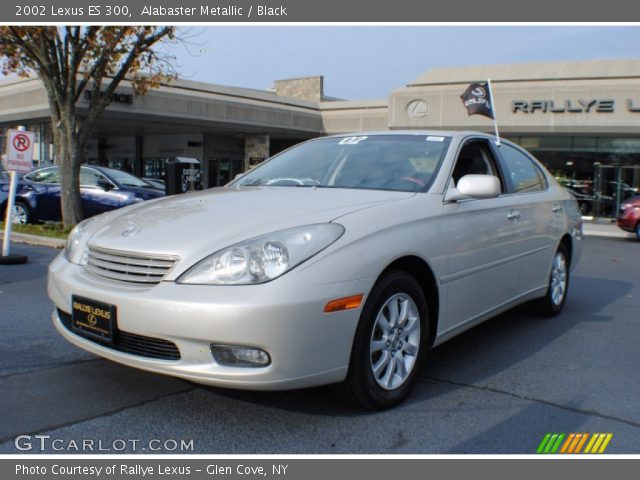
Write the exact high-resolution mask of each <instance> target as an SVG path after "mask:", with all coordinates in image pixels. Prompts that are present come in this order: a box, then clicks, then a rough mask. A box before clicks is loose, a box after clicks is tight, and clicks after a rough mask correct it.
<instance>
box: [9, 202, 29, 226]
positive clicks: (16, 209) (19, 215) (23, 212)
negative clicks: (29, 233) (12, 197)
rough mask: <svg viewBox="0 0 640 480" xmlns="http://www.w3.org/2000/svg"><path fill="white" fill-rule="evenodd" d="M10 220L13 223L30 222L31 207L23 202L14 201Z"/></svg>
mask: <svg viewBox="0 0 640 480" xmlns="http://www.w3.org/2000/svg"><path fill="white" fill-rule="evenodd" d="M11 222H12V223H14V224H22V225H24V224H27V223H31V209H30V208H29V206H28V205H27V204H25V203H24V202H16V203H14V204H13V215H12V217H11Z"/></svg>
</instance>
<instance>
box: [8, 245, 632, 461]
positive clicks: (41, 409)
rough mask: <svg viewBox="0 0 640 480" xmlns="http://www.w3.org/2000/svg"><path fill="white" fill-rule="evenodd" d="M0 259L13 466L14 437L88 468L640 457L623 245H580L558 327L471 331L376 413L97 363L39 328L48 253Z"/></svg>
mask: <svg viewBox="0 0 640 480" xmlns="http://www.w3.org/2000/svg"><path fill="white" fill-rule="evenodd" d="M12 251H13V252H15V253H24V254H27V255H28V256H29V259H30V262H29V263H28V264H27V265H22V266H2V267H0V268H1V270H0V329H1V332H2V333H1V335H0V339H1V345H2V347H1V348H0V391H1V392H2V395H0V411H1V412H2V422H0V453H12V454H15V453H22V451H21V450H18V449H16V446H15V441H14V439H15V438H16V436H18V435H21V434H29V435H32V436H33V435H45V434H46V435H50V436H51V438H50V440H54V439H57V440H59V441H58V442H57V443H56V444H55V445H56V446H57V447H62V450H61V451H60V453H76V451H74V450H73V449H71V450H66V448H67V447H68V446H69V445H71V446H73V445H74V444H81V443H82V442H83V441H85V440H88V439H90V440H94V444H93V445H94V448H97V446H98V445H100V448H101V449H102V451H87V453H108V450H107V449H108V448H111V449H112V451H116V453H132V452H134V451H135V452H139V453H149V452H148V450H143V449H144V448H145V445H147V446H148V445H150V443H149V440H152V439H153V440H160V442H156V443H154V444H153V445H155V446H156V447H159V446H162V445H163V443H162V442H165V441H166V440H174V441H176V442H177V443H179V442H180V440H184V441H185V443H186V444H187V445H188V444H189V441H190V440H193V442H192V446H193V450H189V451H179V450H177V451H173V450H171V448H173V443H171V442H169V443H168V444H167V445H168V446H167V445H165V446H164V447H163V448H164V449H161V450H160V453H209V454H217V453H234V454H241V453H257V454H268V453H283V454H302V453H383V454H384V453H535V450H536V448H537V446H538V444H539V443H540V441H541V439H542V437H543V436H544V435H545V433H547V432H611V433H613V435H614V436H613V439H612V440H611V443H610V444H609V447H608V449H607V453H639V452H640V402H639V401H638V400H639V399H640V368H639V367H640V359H639V358H638V355H639V353H640V348H639V347H638V342H639V341H640V315H639V312H640V242H637V241H635V240H631V239H623V238H597V237H588V238H587V239H586V240H585V251H584V255H583V258H582V262H581V263H580V264H579V265H578V267H577V270H576V271H575V272H574V273H573V277H572V279H571V286H570V292H569V297H568V301H567V304H566V306H565V311H564V313H563V314H562V315H561V316H560V317H557V318H554V319H541V318H538V317H535V316H533V315H532V314H530V313H529V312H528V310H527V309H526V308H524V307H523V308H517V309H514V310H512V311H510V312H507V313H506V314H503V315H501V316H499V317H497V318H495V319H493V320H491V321H489V322H486V323H485V324H483V325H481V326H479V327H476V328H474V329H473V330H471V331H469V332H467V333H465V334H463V335H461V336H460V337H458V338H456V339H454V340H452V341H450V342H449V343H446V344H445V345H443V346H441V347H439V348H437V349H435V350H433V351H432V352H431V355H430V357H429V363H428V366H427V368H426V370H425V373H424V378H422V380H421V381H420V383H419V384H418V386H417V388H416V390H415V391H414V392H413V395H412V396H411V397H410V398H409V400H408V401H407V402H406V403H404V404H403V405H401V406H399V407H397V408H395V409H392V410H389V411H384V412H375V413H371V412H362V411H358V410H355V409H353V408H351V407H348V406H346V405H344V404H342V403H341V402H340V401H338V400H336V399H334V397H333V396H332V394H331V392H330V391H329V389H327V388H316V389H310V390H303V391H293V392H276V393H271V392H241V391H231V390H221V389H215V388H207V387H201V386H197V385H193V384H190V383H187V382H183V381H181V380H176V379H173V378H169V377H163V376H157V375H153V374H149V373H145V372H140V371H137V370H134V369H131V368H128V367H124V366H120V365H117V364H114V363H111V362H108V361H106V360H101V359H98V358H96V357H94V356H92V355H90V354H88V353H85V352H84V351H81V350H79V349H77V348H75V347H73V346H71V345H70V344H68V343H67V342H66V341H64V340H63V339H62V338H60V337H59V336H58V335H57V334H56V332H55V330H54V328H53V326H52V324H51V320H50V313H51V308H52V306H51V304H50V302H49V300H48V299H47V296H46V293H45V283H46V267H47V264H48V263H49V262H50V261H51V260H52V259H53V257H54V256H55V255H56V254H57V253H58V251H57V250H53V249H49V248H45V247H33V246H31V247H29V246H25V245H14V246H13V248H12ZM32 438H35V437H32ZM131 440H137V442H131ZM98 441H100V443H98ZM74 442H75V443H74ZM124 442H126V447H125V448H124V450H120V449H121V447H122V446H123V444H124ZM133 444H135V447H134V446H132V445H133ZM25 445H26V444H25V443H23V444H22V447H23V448H25ZM40 446H41V444H40V441H37V442H36V441H33V442H32V448H31V449H30V450H24V453H40V451H41V448H40ZM71 448H72V447H71ZM134 448H135V450H134ZM44 451H45V452H46V453H52V452H54V450H52V444H51V442H48V443H46V448H45V449H44Z"/></svg>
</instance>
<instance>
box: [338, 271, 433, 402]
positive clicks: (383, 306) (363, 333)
mask: <svg viewBox="0 0 640 480" xmlns="http://www.w3.org/2000/svg"><path fill="white" fill-rule="evenodd" d="M428 338H429V321H428V307H427V301H426V299H425V296H424V293H423V292H422V289H421V288H420V285H419V284H418V282H417V281H416V280H415V278H414V277H413V276H411V275H409V274H408V273H406V272H404V271H399V270H397V271H392V272H389V273H387V274H385V275H384V276H383V277H382V278H381V279H380V280H378V282H377V283H376V285H375V286H374V288H373V290H372V291H371V294H370V295H369V298H368V299H367V302H366V303H365V306H364V308H363V310H362V314H361V316H360V322H359V324H358V328H357V330H356V335H355V339H354V344H353V349H352V352H351V360H350V364H349V372H348V374H347V378H346V380H345V381H344V382H343V383H342V384H340V385H338V386H336V389H337V390H338V393H340V394H341V396H343V397H346V398H347V399H348V400H349V401H351V402H352V403H354V404H356V405H358V406H360V407H364V408H369V409H380V408H388V407H391V406H394V405H397V404H398V403H400V402H402V401H403V400H404V399H405V398H406V397H407V395H408V394H409V392H410V391H411V389H412V388H413V386H414V384H415V383H416V381H417V379H418V378H419V374H420V370H421V367H422V365H423V363H424V357H425V354H426V351H427V348H428V345H427V343H428Z"/></svg>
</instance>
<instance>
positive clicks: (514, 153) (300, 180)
mask: <svg viewBox="0 0 640 480" xmlns="http://www.w3.org/2000/svg"><path fill="white" fill-rule="evenodd" d="M581 239H582V224H581V217H580V212H579V209H578V205H577V203H576V201H575V199H574V197H573V196H572V195H571V194H570V193H568V192H567V191H566V190H565V189H564V188H562V187H560V186H559V185H558V184H557V183H556V181H555V180H554V178H553V176H551V175H550V174H549V173H548V172H547V171H546V170H545V169H544V167H543V166H542V165H541V164H540V163H539V162H538V161H537V160H536V159H535V158H533V157H532V156H531V155H530V154H529V153H528V152H526V151H525V150H523V149H521V148H520V147H518V146H516V145H513V144H511V143H509V142H506V141H502V142H501V143H500V144H497V142H496V140H495V138H494V137H491V136H488V135H485V134H482V133H476V132H455V133H453V132H425V131H420V132H382V133H358V134H352V135H341V136H332V137H324V138H320V139H315V140H310V141H308V142H304V143H302V144H300V145H298V146H296V147H293V148H291V149H289V150H286V151H285V152H283V153H281V154H279V155H276V156H274V157H273V158H271V159H270V160H268V161H266V162H264V163H263V164H262V165H260V166H258V167H257V168H254V169H253V170H251V171H249V172H247V173H246V174H244V175H243V176H242V177H240V178H238V179H236V180H235V181H234V182H232V183H231V184H229V185H227V186H225V187H221V188H214V189H210V190H206V191H201V192H195V193H190V194H186V195H178V196H173V197H168V198H163V199H159V200H153V201H149V202H144V203H141V204H139V205H134V206H131V207H126V208H123V209H120V210H117V211H114V212H110V213H106V214H103V215H99V216H97V217H94V218H91V219H89V220H87V221H85V222H83V223H81V224H79V225H78V226H77V227H76V228H75V230H74V231H73V232H72V233H71V234H70V236H69V239H68V241H67V245H66V248H65V250H64V252H63V253H61V254H60V255H59V256H58V257H57V258H56V259H55V260H54V262H53V263H52V264H51V266H50V268H49V282H48V291H49V295H50V297H51V299H52V300H53V302H54V304H55V310H54V312H53V321H54V324H55V326H56V328H57V330H58V331H59V332H60V334H61V335H62V336H63V337H65V338H66V339H67V340H69V341H70V342H71V343H73V344H75V345H77V346H78V347H80V348H83V349H85V350H88V351H90V352H93V353H95V354H97V355H100V356H102V357H105V358H108V359H111V360H113V361H116V362H120V363H123V364H126V365H130V366H132V367H137V368H141V369H144V370H148V371H152V372H157V373H162V374H167V375H174V376H176V377H181V378H184V379H187V380H190V381H193V382H198V383H202V384H209V385H217V386H221V387H231V388H243V389H262V390H276V389H290V388H302V387H310V386H315V385H323V384H337V385H336V390H337V391H338V392H340V393H341V394H342V395H343V396H345V397H346V398H347V399H349V400H351V401H353V402H355V403H357V404H359V405H361V406H364V407H367V408H384V407H389V406H392V405H395V404H397V403H399V402H400V401H402V400H403V399H404V398H405V397H406V396H407V395H408V394H409V391H410V390H411V388H412V386H413V385H414V384H415V382H416V379H417V378H418V376H419V372H420V370H421V368H422V367H423V365H424V363H425V354H426V353H427V350H428V349H430V348H433V347H434V346H436V345H438V344H441V343H442V342H445V341H446V340H448V339H450V338H452V337H454V336H455V335H457V334H459V333H460V332H462V331H464V330H466V329H468V328H470V327H472V326H474V325H476V324H478V323H479V322H482V321H483V320H486V319H488V318H490V317H492V316H494V315H496V314H498V313H500V312H503V311H505V310H507V309H509V308H512V307H513V306H515V305H518V304H520V303H523V302H528V303H529V304H530V305H531V307H532V308H533V309H535V310H536V311H537V312H539V313H541V314H543V315H547V316H553V315H557V314H558V313H560V311H561V310H562V308H563V305H564V303H565V300H566V298H567V289H568V286H569V272H570V269H571V267H573V266H575V264H576V263H577V261H578V259H579V256H580V251H581V243H582V242H581ZM469 361H472V359H469Z"/></svg>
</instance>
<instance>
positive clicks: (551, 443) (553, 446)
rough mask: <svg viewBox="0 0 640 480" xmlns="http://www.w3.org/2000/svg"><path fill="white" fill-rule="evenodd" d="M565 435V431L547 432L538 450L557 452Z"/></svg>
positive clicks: (540, 451) (538, 451)
mask: <svg viewBox="0 0 640 480" xmlns="http://www.w3.org/2000/svg"><path fill="white" fill-rule="evenodd" d="M564 437H565V434H564V433H547V434H546V435H545V436H544V438H543V439H542V442H540V445H539V446H538V449H537V450H536V452H537V453H556V452H557V451H558V448H560V445H561V444H562V440H564Z"/></svg>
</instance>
